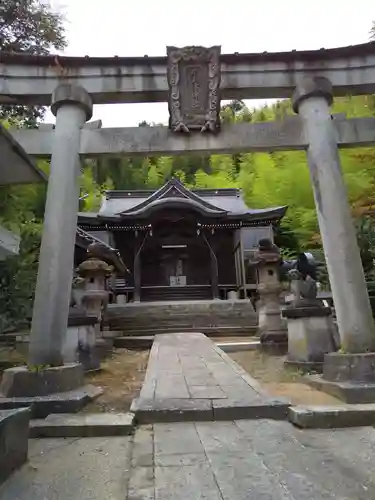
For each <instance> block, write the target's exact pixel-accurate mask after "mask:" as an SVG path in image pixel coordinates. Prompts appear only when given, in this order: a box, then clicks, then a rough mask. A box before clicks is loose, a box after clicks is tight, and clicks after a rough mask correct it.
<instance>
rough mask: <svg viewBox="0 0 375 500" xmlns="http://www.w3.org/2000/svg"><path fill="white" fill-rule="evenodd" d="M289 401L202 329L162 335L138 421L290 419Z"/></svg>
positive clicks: (135, 408)
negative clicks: (270, 390)
mask: <svg viewBox="0 0 375 500" xmlns="http://www.w3.org/2000/svg"><path fill="white" fill-rule="evenodd" d="M288 408H289V402H288V401H286V400H284V399H281V398H272V397H270V396H269V395H267V394H266V393H265V392H263V390H262V389H261V387H260V385H259V383H258V382H257V381H256V380H254V379H253V378H252V377H250V376H249V375H248V373H247V372H245V371H244V370H243V369H242V368H241V367H240V366H239V365H237V363H235V362H234V361H233V360H232V359H231V358H229V356H228V355H227V354H225V353H224V352H223V351H222V350H221V349H219V348H218V347H217V346H216V345H215V344H214V343H213V342H212V341H211V340H210V339H209V338H207V337H206V336H205V335H203V334H201V333H176V334H170V335H156V337H155V340H154V343H153V346H152V349H151V353H150V358H149V362H148V367H147V372H146V377H145V381H144V384H143V386H142V389H141V392H140V395H139V398H138V399H136V400H134V401H133V404H132V407H131V410H130V411H131V412H133V413H134V414H135V419H136V422H137V423H139V424H148V423H156V422H186V421H197V422H198V421H213V420H215V421H217V420H238V419H255V418H256V419H258V418H265V419H274V420H283V419H286V418H287V414H288Z"/></svg>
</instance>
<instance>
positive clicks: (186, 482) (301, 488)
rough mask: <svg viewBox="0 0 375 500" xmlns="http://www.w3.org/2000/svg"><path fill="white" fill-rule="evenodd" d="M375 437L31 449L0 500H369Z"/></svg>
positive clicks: (192, 438) (222, 437)
mask: <svg viewBox="0 0 375 500" xmlns="http://www.w3.org/2000/svg"><path fill="white" fill-rule="evenodd" d="M374 461H375V430H374V428H373V427H363V428H358V429H349V430H348V429H345V430H343V429H341V430H309V431H305V430H299V429H297V428H295V427H293V426H292V425H291V424H289V423H287V422H280V421H274V420H273V421H270V420H269V421H267V420H239V421H232V422H198V423H192V422H183V423H182V422H181V423H164V424H154V425H145V426H141V427H140V428H138V429H137V431H136V433H135V435H134V436H124V437H112V438H105V439H103V438H85V439H72V438H69V439H43V440H31V441H30V452H29V463H28V464H27V465H25V466H24V467H23V468H22V469H21V470H20V471H18V472H16V473H15V474H14V475H13V476H12V477H11V478H10V479H8V481H7V482H6V483H4V485H3V486H2V487H0V500H30V499H33V500H60V499H64V500H108V499H111V500H176V499H184V500H189V499H192V500H249V499H251V500H327V499H335V500H354V499H355V500H373V499H374V498H375V476H374V473H373V471H374V465H373V464H374Z"/></svg>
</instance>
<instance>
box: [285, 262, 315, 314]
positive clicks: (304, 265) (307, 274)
mask: <svg viewBox="0 0 375 500" xmlns="http://www.w3.org/2000/svg"><path fill="white" fill-rule="evenodd" d="M287 275H288V278H289V280H290V290H291V292H292V293H293V295H294V299H293V302H292V307H323V303H322V301H321V300H319V299H318V298H317V295H318V286H317V283H316V269H315V266H313V265H311V264H310V263H309V261H308V259H307V257H306V255H305V254H304V253H302V254H300V255H299V256H298V259H297V262H296V265H295V267H294V268H293V269H290V270H289V271H288V273H287Z"/></svg>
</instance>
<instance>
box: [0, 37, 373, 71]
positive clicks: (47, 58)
mask: <svg viewBox="0 0 375 500" xmlns="http://www.w3.org/2000/svg"><path fill="white" fill-rule="evenodd" d="M374 52H375V41H373V42H367V43H362V44H358V45H348V46H345V47H335V48H330V49H325V48H320V49H314V50H291V51H284V52H266V51H265V52H255V53H239V52H235V53H234V54H222V55H221V56H220V62H221V63H223V64H233V63H236V62H247V63H252V62H254V63H257V62H272V61H281V62H293V61H297V60H309V61H314V60H323V59H324V60H330V59H335V58H338V57H352V56H360V57H363V56H366V55H368V54H373V53H374ZM0 62H1V63H2V64H24V65H30V66H32V65H39V66H58V65H59V64H60V63H64V64H65V66H69V67H80V66H82V67H85V66H86V67H89V66H96V65H101V66H124V65H128V66H135V65H138V64H142V65H144V64H149V65H150V66H151V65H165V64H166V62H167V56H148V55H144V56H143V57H142V56H141V57H140V56H137V57H119V56H117V55H114V56H112V57H95V56H93V57H91V56H87V55H86V56H62V55H58V54H47V55H32V54H26V53H9V52H0Z"/></svg>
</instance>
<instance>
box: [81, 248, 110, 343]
mask: <svg viewBox="0 0 375 500" xmlns="http://www.w3.org/2000/svg"><path fill="white" fill-rule="evenodd" d="M112 272H113V266H110V265H108V264H107V263H106V262H104V260H101V259H99V258H97V257H89V258H88V259H87V260H85V261H84V262H82V264H80V265H79V267H78V274H79V275H80V276H81V277H82V278H83V279H84V285H83V293H82V306H83V308H84V309H85V311H86V313H87V315H89V316H96V317H97V318H98V320H99V322H98V324H97V325H96V336H97V338H98V337H100V321H101V320H102V313H103V310H104V309H105V308H106V306H107V303H108V296H109V292H108V290H107V279H108V278H109V276H110V275H111V274H112Z"/></svg>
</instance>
